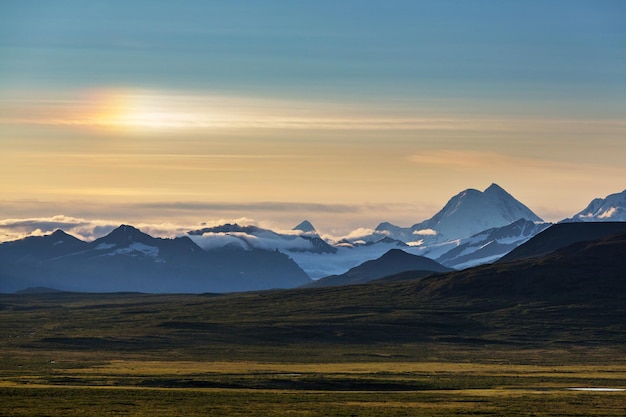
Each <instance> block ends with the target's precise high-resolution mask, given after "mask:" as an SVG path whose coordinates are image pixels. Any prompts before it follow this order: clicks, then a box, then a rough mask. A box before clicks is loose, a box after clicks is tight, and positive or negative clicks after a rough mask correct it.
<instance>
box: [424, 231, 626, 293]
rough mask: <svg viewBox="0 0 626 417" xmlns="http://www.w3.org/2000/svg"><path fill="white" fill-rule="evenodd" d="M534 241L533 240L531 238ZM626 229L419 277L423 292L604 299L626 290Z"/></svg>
mask: <svg viewBox="0 0 626 417" xmlns="http://www.w3.org/2000/svg"><path fill="white" fill-rule="evenodd" d="M529 243H530V242H529ZM624 254H626V233H622V234H617V235H616V234H612V235H610V236H607V237H605V238H603V239H600V240H591V241H581V242H577V243H573V244H570V245H568V246H564V247H561V248H560V249H558V250H556V251H553V252H551V253H548V254H547V255H543V256H538V257H534V258H524V259H519V260H514V261H509V262H498V263H496V264H492V265H482V266H478V267H475V268H470V269H466V270H463V271H457V272H451V273H448V274H443V275H437V276H432V277H427V278H424V279H421V280H420V281H418V282H417V284H416V286H415V291H416V292H417V293H419V295H420V297H426V298H430V299H434V298H446V299H448V300H449V299H451V298H455V299H459V300H464V302H466V303H467V302H477V300H481V299H482V300H486V299H489V300H492V301H494V300H500V301H509V302H529V301H541V302H548V303H550V304H563V303H575V302H584V303H594V304H595V303H598V305H603V303H605V302H608V301H611V300H613V301H615V300H618V299H621V300H623V299H624V294H625V293H626V274H625V273H624V271H626V257H625V256H624Z"/></svg>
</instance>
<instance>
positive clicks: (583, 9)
mask: <svg viewBox="0 0 626 417" xmlns="http://www.w3.org/2000/svg"><path fill="white" fill-rule="evenodd" d="M624 22H626V2H624V1H622V0H614V1H608V0H593V1H592V0H588V1H578V0H563V1H555V0H541V1H539V0H529V1H506V0H491V1H486V0H474V1H462V0H457V1H454V0H435V1H418V0H410V1H403V0H396V1H386V2H382V1H370V0H354V1H352V0H345V1H342V0H335V1H326V0H320V1H315V2H312V1H298V0H289V1H288V0H283V1H274V0H264V1H262V2H261V1H237V0H228V1H214V0H202V1H200V0H197V1H196V0H188V1H185V2H174V1H160V0H149V1H147V0H133V1H127V0H109V1H107V0H101V1H95V0H93V1H92V0H76V1H69V0H57V1H54V2H51V1H34V0H4V1H2V2H0V156H1V157H2V164H0V226H3V225H4V227H5V230H9V229H10V228H11V227H12V225H16V224H19V225H21V226H20V228H19V230H20V233H30V232H33V231H34V230H39V232H42V231H45V230H44V229H40V228H39V229H38V227H39V226H41V225H43V224H56V223H58V222H57V221H56V220H55V219H57V220H59V219H65V220H66V221H68V222H74V223H81V222H85V224H91V225H94V224H95V225H111V224H119V223H131V224H143V225H144V227H145V228H150V227H152V226H151V225H167V227H170V226H171V228H172V230H184V228H185V227H191V226H192V225H198V224H201V223H203V222H204V223H207V224H215V223H219V222H222V221H232V220H234V219H239V221H241V222H249V223H257V224H260V225H262V226H267V227H272V228H278V229H281V228H282V229H289V228H291V227H293V226H295V225H296V224H297V223H299V222H300V221H301V220H303V219H305V218H306V219H308V220H310V221H311V222H312V223H313V224H314V225H315V226H316V227H317V228H318V230H320V231H321V232H323V233H328V234H332V235H335V236H340V235H342V234H347V233H349V232H350V231H352V230H354V229H357V228H374V227H375V226H376V225H377V224H378V223H380V222H382V221H388V222H391V223H394V224H397V225H400V226H410V225H412V224H414V223H417V222H420V221H422V220H424V219H427V218H430V217H431V216H432V215H434V214H435V213H436V212H437V211H438V210H439V209H440V208H442V207H443V205H444V204H445V203H446V201H447V200H448V199H449V198H450V197H452V196H453V195H455V194H457V193H458V192H460V191H462V190H464V189H467V188H476V189H480V190H482V189H485V188H486V187H488V186H489V185H490V184H491V183H497V184H499V185H500V186H502V187H503V188H505V189H506V190H507V191H508V192H509V193H511V194H512V195H513V196H514V197H516V198H517V199H519V200H520V201H522V202H523V203H524V204H526V205H527V206H528V207H529V208H530V209H532V210H533V211H534V212H535V213H537V215H539V216H540V217H542V218H543V219H544V220H547V221H558V220H560V219H563V218H565V217H571V216H572V215H573V214H575V213H577V212H579V211H580V210H582V209H583V208H585V206H586V205H587V204H588V203H589V202H590V201H591V200H592V199H593V198H596V197H605V196H606V195H608V194H612V193H616V192H621V191H622V190H624V189H625V188H626V162H625V161H626V24H625V23H624ZM55 222H56V223H55ZM62 223H63V222H61V224H62ZM25 225H30V226H25ZM107 227H108V226H107ZM163 227H165V226H163ZM1 228H2V227H0V229H1ZM15 230H17V226H16V229H15ZM93 230H95V229H92V231H93ZM7 233H8V232H7ZM7 233H5V234H4V235H3V234H2V233H0V240H2V238H3V236H4V238H5V239H6V238H8V237H10V236H14V235H12V234H7ZM9 235H10V236H9Z"/></svg>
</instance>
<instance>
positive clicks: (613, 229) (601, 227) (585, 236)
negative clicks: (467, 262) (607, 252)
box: [498, 222, 626, 263]
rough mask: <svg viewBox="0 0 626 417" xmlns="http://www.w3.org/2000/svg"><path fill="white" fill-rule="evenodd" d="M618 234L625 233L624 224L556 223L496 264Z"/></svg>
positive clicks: (536, 255) (625, 226)
mask: <svg viewBox="0 0 626 417" xmlns="http://www.w3.org/2000/svg"><path fill="white" fill-rule="evenodd" d="M618 233H626V222H589V223H558V224H555V225H552V226H550V227H549V228H548V229H546V230H544V231H543V232H541V233H539V234H537V235H536V236H535V237H533V238H532V239H530V240H529V241H528V242H526V243H524V244H522V245H520V246H519V247H517V248H516V249H513V250H512V251H511V252H509V253H508V254H506V255H505V256H503V257H502V258H501V259H500V260H499V261H498V262H500V263H502V262H510V261H515V260H519V259H525V258H535V257H539V256H543V255H547V254H549V253H551V252H554V251H556V250H558V249H561V248H563V247H566V246H569V245H571V244H574V243H577V242H584V241H592V240H598V239H602V238H604V237H607V236H610V235H613V234H618Z"/></svg>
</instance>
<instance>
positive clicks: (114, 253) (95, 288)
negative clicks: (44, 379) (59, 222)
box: [0, 225, 311, 293]
mask: <svg viewBox="0 0 626 417" xmlns="http://www.w3.org/2000/svg"><path fill="white" fill-rule="evenodd" d="M310 280H311V279H310V278H309V277H308V276H307V275H306V273H304V271H302V269H301V268H300V267H299V266H298V265H297V264H296V263H295V262H294V261H293V260H291V259H289V257H287V256H286V255H284V254H283V253H280V252H278V251H269V250H264V249H250V250H244V249H238V248H232V247H223V248H219V249H215V250H213V251H208V252H207V251H205V250H203V249H202V248H200V247H199V246H198V245H196V244H195V243H194V242H193V241H192V240H191V239H190V238H189V237H186V236H184V237H179V238H176V239H161V238H154V237H152V236H149V235H147V234H145V233H142V232H141V231H140V230H138V229H136V228H134V227H132V226H128V225H121V226H120V227H118V228H117V229H115V230H113V231H112V232H111V233H109V234H108V235H106V236H104V237H101V238H99V239H96V240H94V241H93V242H83V241H81V240H79V239H76V238H74V237H72V236H70V235H68V234H66V233H64V232H63V231H60V230H58V231H56V232H54V233H53V234H51V235H47V236H42V237H28V238H26V239H22V240H18V241H13V242H5V243H3V244H1V245H0V292H12V291H17V290H21V289H24V288H28V287H48V288H54V289H58V290H64V291H82V292H124V291H125V292H151V293H166V292H171V293H201V292H233V291H250V290H252V289H259V290H260V289H270V288H291V287H295V286H299V285H304V284H306V283H308V282H310Z"/></svg>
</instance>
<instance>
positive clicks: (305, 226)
mask: <svg viewBox="0 0 626 417" xmlns="http://www.w3.org/2000/svg"><path fill="white" fill-rule="evenodd" d="M292 230H300V231H301V232H304V233H317V230H315V227H313V225H312V224H311V222H310V221H308V220H304V221H302V222H301V223H300V224H299V225H297V226H296V227H294V228H293V229H292Z"/></svg>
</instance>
